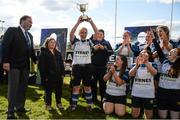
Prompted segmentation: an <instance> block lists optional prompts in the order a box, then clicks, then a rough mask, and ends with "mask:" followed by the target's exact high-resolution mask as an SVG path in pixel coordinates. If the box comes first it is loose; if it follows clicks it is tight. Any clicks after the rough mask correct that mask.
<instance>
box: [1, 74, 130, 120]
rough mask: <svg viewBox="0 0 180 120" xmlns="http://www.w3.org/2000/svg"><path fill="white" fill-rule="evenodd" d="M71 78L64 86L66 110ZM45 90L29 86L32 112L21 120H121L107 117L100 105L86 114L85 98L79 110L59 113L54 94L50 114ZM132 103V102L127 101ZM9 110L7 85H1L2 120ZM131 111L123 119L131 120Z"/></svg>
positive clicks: (81, 99)
mask: <svg viewBox="0 0 180 120" xmlns="http://www.w3.org/2000/svg"><path fill="white" fill-rule="evenodd" d="M68 83H69V77H65V80H64V86H63V96H62V104H63V106H65V109H67V108H68V107H69V98H70V88H69V85H68ZM43 95H44V90H43V88H42V87H41V86H36V85H29V86H28V90H27V94H26V96H27V100H26V106H25V107H26V108H30V109H31V111H30V112H28V113H26V114H25V115H22V116H18V118H20V119H119V117H118V116H116V115H114V114H112V115H105V114H104V112H103V111H102V110H101V108H100V107H99V106H98V105H94V106H93V108H94V109H93V111H92V112H86V111H85V107H86V106H87V104H86V100H85V99H84V98H81V97H80V98H79V101H78V108H77V110H76V111H74V112H71V113H70V112H68V111H67V110H64V111H59V110H58V109H57V108H56V105H55V99H54V98H55V96H54V94H53V100H52V103H53V104H52V107H53V110H52V111H51V112H48V111H47V110H45V105H44V99H43ZM127 102H128V103H130V100H128V101H127ZM6 110H7V85H0V119H6ZM130 112H131V109H130V108H129V107H127V114H126V116H124V117H123V118H128V119H130V118H131V116H130Z"/></svg>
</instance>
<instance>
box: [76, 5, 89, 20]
mask: <svg viewBox="0 0 180 120" xmlns="http://www.w3.org/2000/svg"><path fill="white" fill-rule="evenodd" d="M77 8H78V10H79V11H80V12H82V13H83V14H82V16H81V18H82V20H83V21H86V20H87V19H88V16H87V15H85V14H84V12H86V10H87V8H88V3H85V4H77Z"/></svg>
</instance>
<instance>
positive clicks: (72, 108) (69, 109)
mask: <svg viewBox="0 0 180 120" xmlns="http://www.w3.org/2000/svg"><path fill="white" fill-rule="evenodd" d="M67 110H68V111H69V112H73V111H75V110H76V106H73V105H71V106H69V107H68V109H67Z"/></svg>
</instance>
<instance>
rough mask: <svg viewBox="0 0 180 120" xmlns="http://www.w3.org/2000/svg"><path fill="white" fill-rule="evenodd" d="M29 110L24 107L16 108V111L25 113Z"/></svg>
mask: <svg viewBox="0 0 180 120" xmlns="http://www.w3.org/2000/svg"><path fill="white" fill-rule="evenodd" d="M30 111H31V109H25V108H22V109H18V110H16V112H19V113H26V112H30Z"/></svg>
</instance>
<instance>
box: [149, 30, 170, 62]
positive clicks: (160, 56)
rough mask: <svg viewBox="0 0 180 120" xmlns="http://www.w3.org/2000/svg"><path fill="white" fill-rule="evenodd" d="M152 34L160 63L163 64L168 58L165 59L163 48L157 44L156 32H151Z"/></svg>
mask: <svg viewBox="0 0 180 120" xmlns="http://www.w3.org/2000/svg"><path fill="white" fill-rule="evenodd" d="M150 32H151V35H152V37H153V43H154V46H155V48H156V51H157V54H158V56H159V61H160V62H161V63H163V61H164V60H165V59H166V57H165V55H164V53H163V51H162V49H161V47H160V46H159V43H158V42H157V34H156V33H155V32H153V30H151V31H150Z"/></svg>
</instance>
